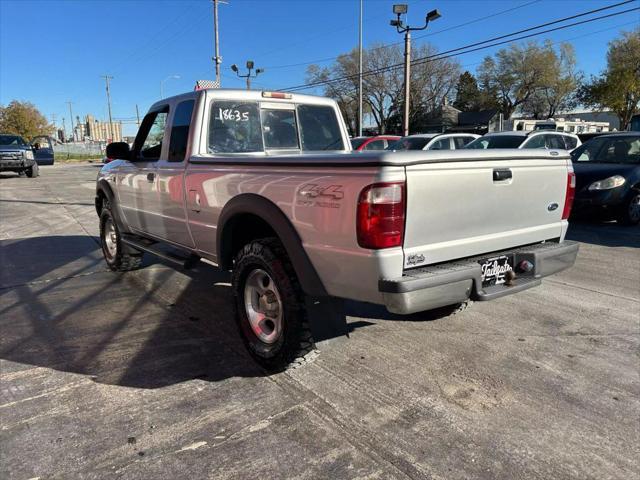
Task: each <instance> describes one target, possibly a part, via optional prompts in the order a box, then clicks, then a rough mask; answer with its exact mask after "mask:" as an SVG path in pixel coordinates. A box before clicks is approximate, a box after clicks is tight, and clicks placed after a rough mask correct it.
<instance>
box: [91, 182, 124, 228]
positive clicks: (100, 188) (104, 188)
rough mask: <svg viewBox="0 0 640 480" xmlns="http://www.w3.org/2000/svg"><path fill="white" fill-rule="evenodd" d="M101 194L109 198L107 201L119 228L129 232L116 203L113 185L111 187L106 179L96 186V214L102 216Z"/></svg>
mask: <svg viewBox="0 0 640 480" xmlns="http://www.w3.org/2000/svg"><path fill="white" fill-rule="evenodd" d="M99 192H102V193H103V194H104V196H105V197H107V199H108V200H109V203H111V213H113V217H114V218H115V220H116V222H117V223H118V227H120V229H122V231H124V232H128V230H129V229H128V227H127V223H126V222H124V221H123V218H122V215H121V214H120V207H119V206H118V202H117V201H116V196H115V194H114V193H113V190H112V188H111V185H109V184H108V183H107V181H106V180H105V179H100V180H98V184H97V185H96V199H95V204H96V213H97V214H98V216H100V205H99V204H98V201H99V199H98V194H99Z"/></svg>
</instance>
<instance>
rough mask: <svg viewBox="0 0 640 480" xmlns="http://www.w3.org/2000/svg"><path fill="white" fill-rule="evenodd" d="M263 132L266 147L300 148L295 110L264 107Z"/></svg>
mask: <svg viewBox="0 0 640 480" xmlns="http://www.w3.org/2000/svg"><path fill="white" fill-rule="evenodd" d="M261 112H262V132H263V136H264V146H265V148H273V149H281V148H295V149H298V148H300V146H299V145H298V126H297V124H296V113H295V111H294V110H271V109H266V108H263V109H262V110H261Z"/></svg>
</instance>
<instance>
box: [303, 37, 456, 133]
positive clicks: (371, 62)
mask: <svg viewBox="0 0 640 480" xmlns="http://www.w3.org/2000/svg"><path fill="white" fill-rule="evenodd" d="M363 53H364V57H363V70H364V72H365V76H364V78H363V101H364V108H365V112H367V113H369V114H370V115H371V116H372V117H373V120H374V122H375V124H376V126H377V129H378V132H379V133H381V134H382V133H386V132H387V131H388V130H389V128H394V119H395V117H397V112H398V111H399V110H400V108H401V105H402V102H403V101H404V100H403V98H402V92H403V88H402V87H403V82H404V80H403V72H402V67H401V65H402V61H403V51H402V49H401V48H400V47H399V46H397V45H392V46H382V45H372V46H371V47H370V48H368V49H366V50H365V51H364V52H363ZM435 53H436V50H435V48H434V47H432V46H430V45H423V46H420V47H418V48H416V49H415V50H414V54H413V58H414V59H416V58H423V57H427V56H430V55H434V54H435ZM459 74H460V67H459V64H458V63H457V62H455V61H452V60H451V59H429V60H428V61H418V62H416V64H415V65H414V66H413V67H412V74H411V111H410V117H411V118H413V117H415V116H416V115H417V114H418V113H424V110H425V109H427V110H429V111H431V110H434V109H436V108H437V107H438V106H439V105H441V104H442V101H443V99H444V98H445V97H449V96H451V94H452V91H453V88H454V87H455V84H456V81H457V79H458V76H459ZM332 78H333V79H340V80H338V81H334V82H328V83H326V84H325V87H324V94H325V95H327V96H329V97H332V98H334V99H336V100H337V101H338V103H340V104H341V108H346V109H347V110H348V109H350V108H353V109H354V110H353V111H343V112H344V115H345V119H347V118H351V117H352V116H353V118H355V112H357V104H356V103H355V102H356V95H357V83H358V56H357V51H356V50H352V51H351V52H349V53H347V54H344V55H340V56H339V57H338V59H337V60H336V62H335V63H334V64H333V65H331V66H329V67H325V68H320V67H318V66H316V65H312V66H310V67H309V68H308V69H307V80H308V81H309V82H317V81H327V80H328V79H332ZM343 105H344V106H343ZM354 125H355V124H354ZM354 128H355V127H354Z"/></svg>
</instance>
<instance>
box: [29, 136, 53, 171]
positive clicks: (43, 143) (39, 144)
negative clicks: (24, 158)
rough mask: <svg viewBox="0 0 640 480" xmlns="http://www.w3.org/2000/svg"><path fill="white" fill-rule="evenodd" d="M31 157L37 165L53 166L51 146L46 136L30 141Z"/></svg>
mask: <svg viewBox="0 0 640 480" xmlns="http://www.w3.org/2000/svg"><path fill="white" fill-rule="evenodd" d="M31 145H33V155H34V157H35V159H36V162H37V163H38V165H53V145H52V144H51V139H50V138H49V137H47V136H40V137H35V138H34V139H33V140H31Z"/></svg>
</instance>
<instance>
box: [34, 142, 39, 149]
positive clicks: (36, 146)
mask: <svg viewBox="0 0 640 480" xmlns="http://www.w3.org/2000/svg"><path fill="white" fill-rule="evenodd" d="M33 149H34V150H40V144H39V143H38V142H36V143H34V144H33Z"/></svg>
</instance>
